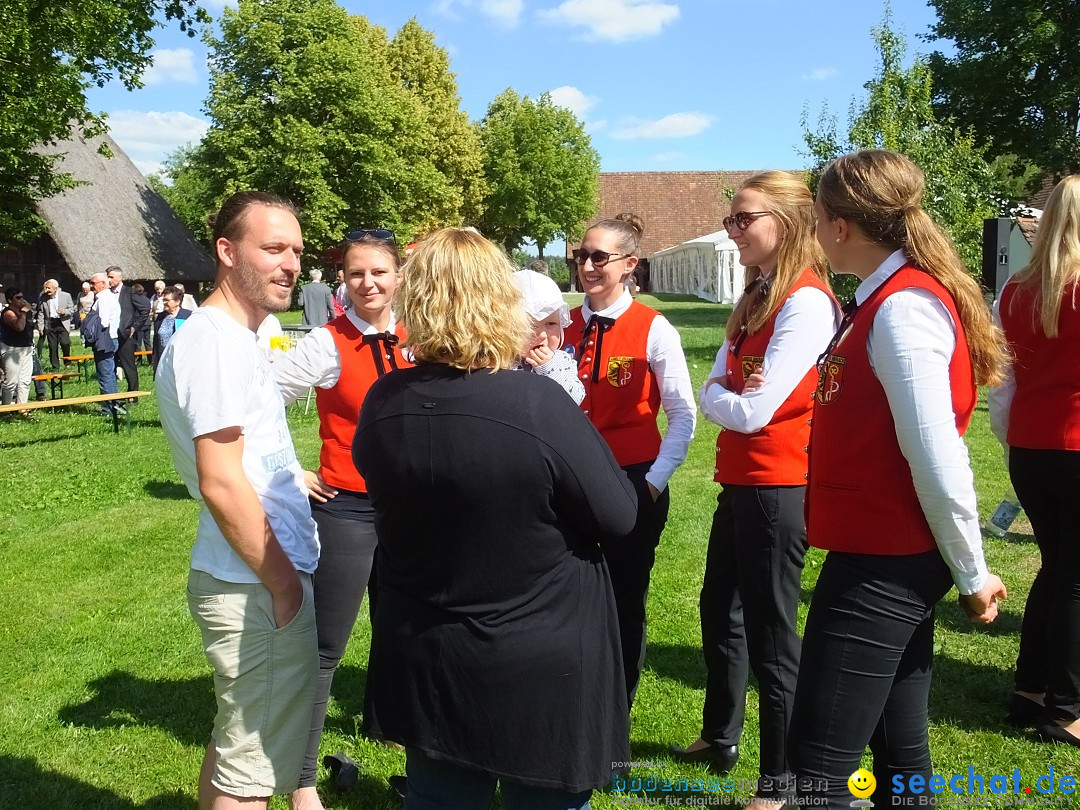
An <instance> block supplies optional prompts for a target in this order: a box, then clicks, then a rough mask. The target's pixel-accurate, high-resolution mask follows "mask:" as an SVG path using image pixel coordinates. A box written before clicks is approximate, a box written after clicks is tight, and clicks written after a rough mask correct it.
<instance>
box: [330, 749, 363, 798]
mask: <svg viewBox="0 0 1080 810" xmlns="http://www.w3.org/2000/svg"><path fill="white" fill-rule="evenodd" d="M323 765H324V766H325V767H326V769H327V770H328V771H330V778H331V781H333V783H334V787H336V788H337V789H338V790H352V789H353V788H354V787H356V782H357V780H358V779H359V778H360V767H359V766H358V765H357V764H356V763H355V762H353V761H352V760H351V759H349V757H347V756H346V755H345V754H342V753H341V752H340V751H339V752H338V753H336V754H328V755H327V756H325V757H323Z"/></svg>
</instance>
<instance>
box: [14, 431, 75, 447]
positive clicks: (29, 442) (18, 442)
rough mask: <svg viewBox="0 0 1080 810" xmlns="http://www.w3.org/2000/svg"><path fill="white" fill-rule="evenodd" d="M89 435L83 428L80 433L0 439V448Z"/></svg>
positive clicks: (46, 442)
mask: <svg viewBox="0 0 1080 810" xmlns="http://www.w3.org/2000/svg"><path fill="white" fill-rule="evenodd" d="M89 435H90V434H89V432H88V431H85V430H84V431H83V432H82V433H65V434H64V435H62V436H42V437H41V438H37V439H24V440H22V441H17V442H13V441H0V448H5V449H6V448H9V447H29V446H30V445H33V446H34V447H40V446H41V445H43V444H50V443H55V442H70V441H72V440H73V439H81V438H82V437H83V436H89Z"/></svg>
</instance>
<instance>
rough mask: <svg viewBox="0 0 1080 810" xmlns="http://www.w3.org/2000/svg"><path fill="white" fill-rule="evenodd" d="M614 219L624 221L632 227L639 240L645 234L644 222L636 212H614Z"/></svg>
mask: <svg viewBox="0 0 1080 810" xmlns="http://www.w3.org/2000/svg"><path fill="white" fill-rule="evenodd" d="M615 219H617V220H619V222H625V223H626V224H627V225H629V226H630V227H631V228H633V230H634V233H636V234H637V238H638V240H639V241H640V240H641V237H642V236H644V235H645V222H644V221H643V220H642V219H641V217H639V216H638V215H637V214H631V213H629V212H626V213H623V214H616V215H615Z"/></svg>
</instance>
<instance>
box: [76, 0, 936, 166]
mask: <svg viewBox="0 0 1080 810" xmlns="http://www.w3.org/2000/svg"><path fill="white" fill-rule="evenodd" d="M203 5H204V7H205V8H206V9H207V10H208V11H209V12H210V13H211V15H213V16H217V15H219V14H220V13H221V12H222V9H223V2H222V0H209V2H207V0H203ZM343 5H344V6H345V8H346V9H347V10H348V11H350V12H352V13H355V14H363V15H365V16H367V17H368V18H369V19H370V20H371V21H372V22H374V23H376V24H378V25H381V26H383V27H385V28H386V29H387V31H388V32H389V33H390V34H391V35H393V33H394V32H395V31H396V30H397V29H398V28H399V27H400V26H401V25H402V24H403V23H404V22H405V21H406V20H408V19H409V18H410V17H416V19H417V20H418V21H419V23H420V24H421V25H422V26H424V27H425V28H427V29H428V30H430V31H433V32H434V33H435V36H436V40H437V41H438V43H439V44H440V45H441V46H442V47H444V48H446V49H447V51H448V52H449V54H450V59H451V66H452V69H453V70H454V72H455V73H456V74H457V80H458V88H459V90H460V93H461V98H462V106H463V109H464V110H465V111H466V112H467V113H468V115H469V117H470V119H473V120H476V119H478V118H480V117H482V116H483V114H484V112H485V110H486V109H487V105H488V103H489V102H490V101H491V100H492V99H493V98H494V97H495V96H496V95H498V93H500V92H502V91H503V90H504V89H506V88H507V87H513V88H514V89H515V90H516V91H517V92H518V93H521V94H523V95H529V96H533V97H536V96H539V95H540V94H541V93H545V92H551V93H552V96H553V98H554V99H555V100H556V101H557V102H558V103H561V104H563V105H564V106H567V107H569V108H571V109H572V110H574V112H575V113H577V115H578V117H579V118H581V119H582V120H583V121H584V122H585V123H586V128H587V130H588V131H589V133H590V134H591V136H592V141H593V146H594V147H595V148H596V149H597V150H598V151H599V153H600V155H601V159H602V167H603V169H604V170H605V171H675V170H737V169H768V168H785V169H790V168H798V167H801V166H804V165H805V164H806V159H805V158H804V157H803V155H802V154H801V149H802V139H801V132H802V130H801V126H800V118H801V116H802V113H803V110H804V108H808V109H809V111H810V116H811V120H812V121H816V120H817V116H818V113H819V112H820V110H821V109H822V106H823V105H825V104H827V105H828V107H829V109H830V110H831V111H832V112H833V113H835V114H837V115H838V116H839V117H840V120H841V123H842V124H843V122H845V121H846V120H847V111H848V107H849V105H850V103H851V100H852V99H853V98H855V97H861V96H862V94H863V89H862V86H863V84H864V83H865V82H866V81H867V80H868V79H870V78H871V77H872V75H873V73H874V70H875V67H876V59H877V56H876V52H875V50H874V46H873V43H872V41H871V38H870V28H871V27H872V26H874V25H876V24H878V23H879V22H880V20H881V18H882V12H883V3H881V2H877V0H825V2H820V0H819V2H813V1H812V0H383V2H378V3H369V2H344V3H343ZM892 12H893V22H894V27H896V28H897V29H898V30H900V31H901V32H903V33H904V34H905V35H906V37H907V39H908V46H909V53H908V58H909V59H910V58H911V56H912V55H913V53H915V52H924V53H925V52H927V51H929V50H931V48H930V46H929V45H928V44H927V43H924V42H923V41H921V40H920V39H919V38H918V35H919V34H923V33H925V32H926V31H927V29H928V27H929V25H930V24H931V23H932V22H933V21H934V19H935V18H934V13H933V10H932V9H931V8H929V7H927V5H926V3H925V0H893V2H892ZM156 40H157V48H156V50H155V53H154V66H153V68H152V69H151V70H150V71H149V72H148V74H147V75H146V77H145V82H146V86H145V87H144V88H142V89H140V90H137V91H135V92H128V91H127V90H125V89H124V88H123V87H122V86H121V85H119V84H117V83H114V84H111V85H108V86H106V87H105V88H101V89H97V88H95V89H93V90H92V91H91V93H90V105H91V107H92V108H93V109H95V110H99V111H104V112H106V113H108V115H109V119H110V122H111V126H112V135H113V137H114V138H115V139H116V140H117V142H118V143H119V144H120V145H121V146H122V147H123V148H124V150H125V151H126V152H127V153H128V154H129V155H130V157H131V158H132V159H133V160H134V161H135V163H136V165H138V166H139V168H140V169H142V170H143V171H144V172H149V171H152V170H153V169H154V168H156V167H157V165H158V164H159V162H160V161H161V160H162V159H163V157H164V156H165V155H166V154H168V153H169V152H170V151H171V150H173V149H174V148H175V147H176V146H178V145H180V144H183V143H186V142H188V141H197V140H198V139H199V137H200V136H201V135H202V133H203V132H204V131H205V128H206V126H207V120H206V117H205V113H204V110H203V103H204V101H205V99H206V96H207V90H208V81H209V78H208V74H207V70H206V50H205V47H204V46H203V45H202V42H201V41H200V40H199V39H198V38H196V39H188V38H187V37H186V36H184V35H183V34H181V33H180V31H179V30H178V29H177V28H176V27H175V26H171V27H168V28H163V29H159V31H158V32H157V34H156Z"/></svg>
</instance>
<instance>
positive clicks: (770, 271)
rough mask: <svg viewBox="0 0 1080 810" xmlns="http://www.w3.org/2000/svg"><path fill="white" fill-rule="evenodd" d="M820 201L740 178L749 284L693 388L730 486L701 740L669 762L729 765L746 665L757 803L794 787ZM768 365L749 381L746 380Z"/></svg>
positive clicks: (782, 185) (712, 590)
mask: <svg viewBox="0 0 1080 810" xmlns="http://www.w3.org/2000/svg"><path fill="white" fill-rule="evenodd" d="M813 205H814V198H813V196H812V195H811V193H810V189H809V188H808V187H807V185H806V183H805V182H803V181H802V180H801V179H798V178H796V177H794V176H792V175H790V174H787V173H786V172H763V173H761V174H757V175H754V176H753V177H751V178H750V179H749V180H747V181H746V182H745V183H743V185H742V188H740V189H739V192H738V193H737V194H736V195H735V197H734V199H733V200H732V202H731V216H729V217H726V218H725V219H724V227H725V228H726V229H727V231H728V235H729V236H730V237H731V238H732V239H733V240H734V241H735V244H736V245H738V247H739V261H740V262H742V264H743V265H744V266H745V267H746V280H747V285H746V292H745V293H744V295H743V296H742V298H740V299H739V303H738V304H737V305H736V307H735V311H734V312H732V314H731V317H730V318H729V319H728V322H727V339H726V340H725V341H724V344H723V345H722V346H721V347H720V351H719V352H718V353H717V355H716V363H715V365H714V366H713V369H712V372H711V373H710V375H709V380H708V382H706V384H705V386H704V388H702V391H701V398H700V404H701V412H702V413H703V414H704V415H705V416H706V417H707V418H708V419H709V420H711V421H713V422H716V423H717V424H719V425H720V426H721V427H722V428H723V430H722V431H721V433H720V435H719V436H718V437H717V440H716V472H715V476H714V480H715V481H716V482H718V483H720V484H723V485H724V488H723V491H722V492H720V494H719V496H718V497H717V507H716V513H715V515H714V516H713V523H712V531H711V533H710V535H709V548H708V552H707V557H706V564H705V580H704V583H703V584H702V588H701V603H700V605H701V640H702V647H703V650H704V653H705V664H706V667H707V668H708V673H709V674H708V680H707V682H706V687H705V705H704V708H703V710H702V729H701V736H700V737H699V738H698V739H697V740H696V741H695V742H694V743H692V744H691V745H690V746H689V747H687V748H674V749H672V753H673V754H674V755H675V757H676V758H677V759H680V760H683V761H687V762H700V761H707V762H709V763H710V765H711V766H712V767H713V768H714V769H715V770H718V771H721V772H726V771H728V770H730V769H731V768H732V767H733V766H734V765H735V761H736V759H737V758H738V743H739V738H740V736H741V735H742V728H743V720H744V715H745V709H746V686H747V678H748V676H749V672H750V670H751V669H752V670H753V672H754V675H755V677H756V679H757V682H758V691H759V695H760V697H759V708H758V715H759V728H760V734H761V756H760V772H761V781H760V782H759V784H758V792H757V795H758V797H759V799H758V801H757V802H755V804H754V805H753V806H760V807H770V806H776V805H777V804H779V803H781V802H782V801H784V800H785V799H790V798H793V797H794V780H793V778H792V774H791V772H790V770H789V768H788V761H787V754H786V739H787V732H788V724H789V722H790V720H791V706H792V702H793V699H794V696H795V682H796V679H797V678H798V674H799V647H800V644H799V636H798V633H797V632H796V629H795V624H796V620H797V618H798V607H799V594H800V590H801V589H800V585H801V579H802V576H801V575H802V568H803V556H804V555H805V553H806V523H805V522H804V519H803V501H804V497H805V494H806V469H807V453H806V448H807V444H809V441H810V420H811V416H812V415H813V393H814V389H815V388H816V385H817V369H816V368H815V365H814V364H815V362H816V361H817V358H818V355H819V354H821V352H822V351H823V350H824V349H825V347H826V346H827V345H828V343H829V339H830V338H831V337H832V335H833V333H834V332H835V331H836V327H837V324H838V323H839V321H840V308H839V306H838V305H837V304H836V299H835V298H833V295H832V293H831V292H830V290H829V285H828V282H827V281H826V280H825V279H826V269H825V256H824V255H823V254H822V252H821V248H820V247H819V246H818V244H817V241H816V240H815V239H814V216H813ZM755 373H758V374H763V375H764V382H763V383H762V384H761V385H760V386H755V385H754V384H753V383H754V380H751V379H750V378H751V377H752V376H753V375H754V374H755Z"/></svg>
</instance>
